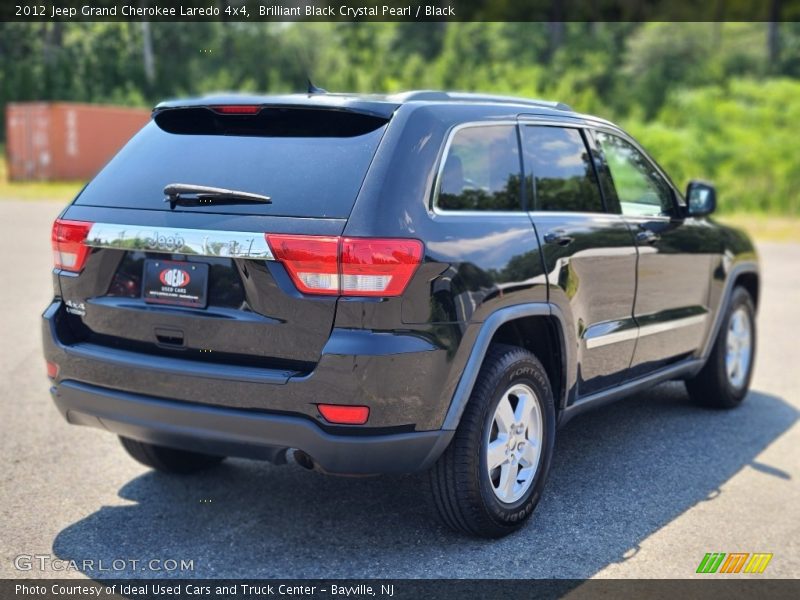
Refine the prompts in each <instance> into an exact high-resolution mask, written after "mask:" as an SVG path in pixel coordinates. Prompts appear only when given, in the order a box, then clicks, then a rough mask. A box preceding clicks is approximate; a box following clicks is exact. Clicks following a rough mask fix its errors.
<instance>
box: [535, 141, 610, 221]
mask: <svg viewBox="0 0 800 600" xmlns="http://www.w3.org/2000/svg"><path fill="white" fill-rule="evenodd" d="M522 130H523V131H522V152H523V156H524V159H525V172H526V173H527V174H530V176H531V177H532V178H533V188H534V204H533V210H541V211H570V212H573V211H574V212H603V199H602V196H601V195H600V187H599V186H598V183H597V175H596V173H595V170H594V165H593V163H592V159H591V155H590V153H589V151H588V149H587V146H586V143H585V141H584V139H583V135H582V133H581V132H580V131H579V130H578V129H572V128H566V127H549V126H537V125H526V126H525V127H523V128H522Z"/></svg>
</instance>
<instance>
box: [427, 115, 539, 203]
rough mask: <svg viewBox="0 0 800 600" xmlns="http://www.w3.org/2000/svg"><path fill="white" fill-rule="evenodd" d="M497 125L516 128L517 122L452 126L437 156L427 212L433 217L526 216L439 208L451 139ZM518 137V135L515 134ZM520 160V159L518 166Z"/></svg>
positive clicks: (478, 122)
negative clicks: (478, 128) (464, 130)
mask: <svg viewBox="0 0 800 600" xmlns="http://www.w3.org/2000/svg"><path fill="white" fill-rule="evenodd" d="M497 125H506V126H507V125H511V126H512V127H514V128H516V127H517V120H516V119H515V120H510V119H502V120H497V121H487V120H481V121H467V122H464V123H459V124H458V125H455V126H453V127H452V128H451V129H450V131H449V133H448V134H447V139H446V140H445V143H444V148H443V149H442V152H441V154H440V156H439V168H438V169H437V170H436V178H435V179H434V180H433V193H432V195H431V200H430V202H431V204H430V208H429V210H430V211H431V212H432V213H433V214H434V215H439V216H444V217H447V216H454V215H465V216H477V215H480V216H482V217H487V216H500V217H509V216H514V217H519V216H527V213H526V212H525V211H524V210H522V208H520V209H519V210H447V209H444V208H439V183H440V182H441V180H442V174H443V173H444V166H445V163H446V162H447V155H448V154H449V153H450V146H452V144H453V138H454V137H455V136H456V134H457V133H458V132H459V131H461V130H462V129H469V128H472V127H492V126H497ZM517 135H519V133H517ZM521 161H522V158H521V157H520V164H521Z"/></svg>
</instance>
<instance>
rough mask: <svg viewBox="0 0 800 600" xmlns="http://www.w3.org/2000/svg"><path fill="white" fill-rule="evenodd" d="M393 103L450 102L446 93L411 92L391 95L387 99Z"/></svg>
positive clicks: (433, 91)
mask: <svg viewBox="0 0 800 600" xmlns="http://www.w3.org/2000/svg"><path fill="white" fill-rule="evenodd" d="M387 98H388V99H389V100H391V101H393V102H413V101H415V100H417V101H425V100H434V101H435V100H440V101H443V100H450V95H449V94H448V93H447V92H440V91H437V90H412V91H410V92H400V93H398V94H392V95H390V96H388V97H387Z"/></svg>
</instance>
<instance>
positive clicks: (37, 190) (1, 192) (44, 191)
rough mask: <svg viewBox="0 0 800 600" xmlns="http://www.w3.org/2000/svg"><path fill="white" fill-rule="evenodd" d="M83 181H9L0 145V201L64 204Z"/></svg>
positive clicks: (72, 196)
mask: <svg viewBox="0 0 800 600" xmlns="http://www.w3.org/2000/svg"><path fill="white" fill-rule="evenodd" d="M84 183H85V182H83V181H9V180H8V163H7V162H6V160H5V148H4V147H3V146H2V145H0V201H2V200H44V201H47V200H50V201H53V202H61V203H66V202H69V201H70V200H72V199H73V198H74V197H75V196H76V195H77V193H78V192H79V191H80V190H81V188H82V187H83V184H84Z"/></svg>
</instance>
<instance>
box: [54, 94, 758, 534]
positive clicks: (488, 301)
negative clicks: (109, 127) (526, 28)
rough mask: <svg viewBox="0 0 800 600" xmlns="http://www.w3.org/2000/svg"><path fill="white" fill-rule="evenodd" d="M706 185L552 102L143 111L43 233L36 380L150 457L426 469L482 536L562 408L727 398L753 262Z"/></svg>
mask: <svg viewBox="0 0 800 600" xmlns="http://www.w3.org/2000/svg"><path fill="white" fill-rule="evenodd" d="M715 196H716V194H715V191H714V188H713V187H711V186H710V185H707V184H703V183H700V182H692V183H690V184H689V187H688V191H687V193H686V195H685V196H683V195H682V194H681V193H680V192H679V191H678V190H677V189H676V187H675V186H674V185H673V183H672V182H671V181H670V179H669V177H667V175H666V174H665V173H664V172H663V170H662V169H660V168H659V167H658V165H657V164H656V163H655V162H654V161H653V160H652V159H651V158H650V157H649V156H648V155H647V154H646V153H645V152H644V151H643V150H642V148H641V147H640V146H639V145H638V144H637V143H636V141H635V140H633V139H632V138H631V137H630V136H629V135H627V134H626V133H625V132H623V131H622V130H620V129H619V128H617V127H616V126H614V125H613V124H611V123H609V122H607V121H604V120H601V119H597V118H595V117H590V116H586V115H581V114H577V113H575V112H574V111H572V110H571V109H570V108H569V107H568V106H565V105H563V104H559V103H550V102H541V101H534V100H524V99H518V98H507V97H496V96H482V95H475V94H455V93H443V92H427V91H425V92H410V93H405V94H400V95H389V96H372V95H370V96H361V95H339V94H327V93H310V94H307V95H306V94H302V95H288V96H267V97H262V96H238V95H232V96H227V95H225V96H215V97H204V98H199V99H189V100H177V101H170V102H164V103H162V104H159V105H158V106H157V107H156V108H155V110H154V111H153V118H152V120H151V122H150V123H149V124H148V125H146V126H145V127H144V129H142V131H141V132H139V133H138V134H137V135H136V136H135V137H134V138H133V139H132V140H131V141H130V142H129V143H128V144H127V145H126V146H125V148H124V149H123V150H122V151H120V152H119V154H118V155H117V156H116V157H115V158H114V159H113V160H112V161H111V162H110V163H109V164H108V165H107V166H106V167H105V168H104V169H103V170H102V171H101V172H100V174H99V175H97V177H95V179H94V180H93V181H91V182H90V183H89V184H88V185H87V186H86V188H85V189H84V190H83V191H82V192H81V193H80V194H79V195H78V197H77V198H76V199H75V200H74V202H72V204H71V205H70V206H69V207H68V208H67V209H66V210H65V211H64V212H63V213H62V214H61V216H60V217H59V218H58V220H57V221H56V223H55V225H54V227H53V234H52V241H53V251H54V256H55V271H54V278H53V281H54V288H55V298H54V299H53V302H52V304H51V305H50V306H49V307H48V308H47V310H46V311H45V313H44V353H45V357H46V359H47V366H48V374H49V376H50V378H51V379H52V381H53V386H52V390H51V391H52V395H53V398H54V399H55V403H56V405H57V406H58V408H59V410H60V411H61V413H62V414H63V415H64V417H65V418H66V419H67V421H68V422H70V423H73V424H77V425H88V426H93V427H99V428H102V429H106V430H108V431H111V432H113V433H116V434H118V435H119V436H120V438H121V440H122V444H123V446H124V447H125V449H126V450H127V451H128V452H129V453H130V454H131V455H132V456H133V457H134V458H135V459H137V460H139V461H140V462H142V463H144V464H145V465H148V466H151V467H154V468H156V469H160V470H163V471H171V472H190V471H194V470H196V469H200V468H203V467H207V466H210V465H213V464H215V463H217V462H219V461H220V460H222V458H223V457H225V456H240V457H250V458H257V459H265V460H268V461H271V462H273V463H276V464H280V463H284V462H286V460H287V457H288V456H293V457H294V458H293V460H295V461H296V462H298V463H299V464H301V465H303V466H306V467H309V468H316V469H318V470H320V471H324V472H328V473H338V474H370V473H386V472H413V471H419V470H425V469H429V470H430V482H431V487H432V494H433V497H434V501H435V504H436V506H437V507H438V511H439V512H440V513H441V516H442V518H443V519H444V521H445V522H446V523H447V524H448V525H450V526H452V527H454V528H455V529H458V530H461V531H464V532H468V533H471V534H476V535H482V536H501V535H504V534H507V533H509V532H511V531H513V530H515V529H516V528H518V527H519V526H520V525H521V524H522V523H523V522H524V521H525V520H526V519H527V518H528V517H529V516H530V514H531V512H532V511H533V509H534V506H535V505H536V503H537V502H538V501H539V498H540V496H541V493H542V489H543V487H544V483H545V479H546V476H547V472H548V469H549V466H550V463H551V458H552V453H553V442H554V439H555V434H556V428H557V426H558V425H561V424H563V423H564V422H566V421H567V420H568V419H569V418H571V417H572V416H574V415H575V414H577V413H579V412H581V411H583V410H584V409H586V408H589V407H593V406H597V405H600V404H603V403H605V402H607V401H609V400H612V399H615V398H618V397H620V396H623V395H626V394H631V393H635V392H638V391H640V390H642V389H644V388H646V387H648V386H652V385H654V384H656V383H659V382H661V381H665V380H670V379H683V380H685V381H686V387H687V388H688V391H689V394H690V396H691V397H692V398H693V399H694V400H696V401H697V402H698V403H700V404H703V405H706V406H711V407H719V408H731V407H734V406H736V405H738V404H739V403H740V402H742V400H743V399H744V397H745V394H746V392H747V389H748V386H749V382H750V376H751V372H752V366H753V360H754V356H755V308H756V305H757V303H758V291H759V275H758V267H757V262H756V254H755V251H754V248H753V244H752V243H751V242H750V241H749V240H748V239H747V237H746V236H745V235H744V234H742V233H741V232H739V231H736V230H733V229H730V228H727V227H723V226H721V225H719V224H717V223H714V222H713V221H711V220H710V219H709V218H707V215H708V214H709V213H710V212H711V211H713V210H714V207H715V202H716V200H715Z"/></svg>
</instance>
